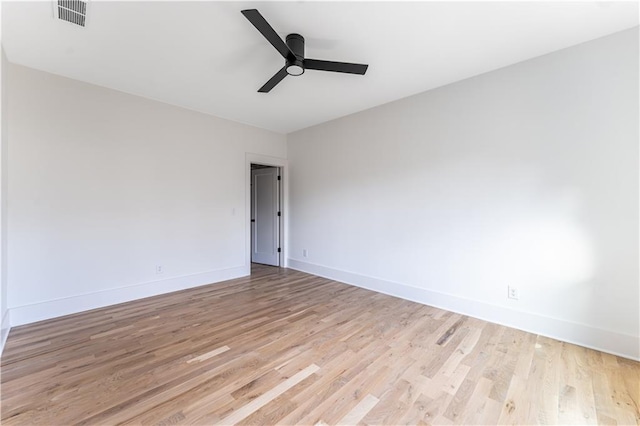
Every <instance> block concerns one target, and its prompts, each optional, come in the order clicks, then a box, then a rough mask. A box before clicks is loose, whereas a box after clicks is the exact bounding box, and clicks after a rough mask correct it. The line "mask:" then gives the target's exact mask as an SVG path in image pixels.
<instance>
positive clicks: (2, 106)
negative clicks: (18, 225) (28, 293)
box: [0, 5, 11, 354]
mask: <svg viewBox="0 0 640 426" xmlns="http://www.w3.org/2000/svg"><path fill="white" fill-rule="evenodd" d="M0 21H2V7H1V5H0ZM0 51H1V52H0V56H2V58H1V59H0V61H1V62H0V99H1V101H0V354H1V353H2V350H3V349H4V344H5V342H6V340H7V337H8V335H9V329H10V328H11V320H10V318H9V309H8V308H7V144H8V129H9V126H8V123H7V115H8V108H7V99H8V90H7V67H8V62H7V57H6V56H5V53H4V49H3V48H0Z"/></svg>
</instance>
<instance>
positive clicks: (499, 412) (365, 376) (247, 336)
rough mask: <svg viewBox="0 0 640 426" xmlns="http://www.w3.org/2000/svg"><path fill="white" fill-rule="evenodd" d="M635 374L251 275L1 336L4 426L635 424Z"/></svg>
mask: <svg viewBox="0 0 640 426" xmlns="http://www.w3.org/2000/svg"><path fill="white" fill-rule="evenodd" d="M639 383H640V363H638V362H635V361H631V360H627V359H624V358H620V357H616V356H614V355H610V354H605V353H602V352H598V351H594V350H591V349H586V348H582V347H579V346H576V345H571V344H568V343H562V342H559V341H557V340H554V339H550V338H546V337H542V336H536V335H534V334H531V333H526V332H523V331H519V330H515V329H512V328H508V327H504V326H500V325H497V324H492V323H488V322H485V321H482V320H479V319H475V318H470V317H466V316H464V315H460V314H457V313H453V312H447V311H444V310H441V309H437V308H434V307H430V306H424V305H420V304H417V303H413V302H410V301H407V300H402V299H398V298H394V297H391V296H387V295H384V294H379V293H375V292H371V291H367V290H364V289H361V288H357V287H353V286H349V285H345V284H341V283H338V282H335V281H332V280H329V279H326V278H320V277H316V276H313V275H309V274H305V273H302V272H298V271H293V270H288V269H280V268H272V267H267V266H260V265H254V266H253V267H252V275H251V276H249V277H245V278H240V279H236V280H230V281H226V282H222V283H216V284H212V285H207V286H201V287H197V288H192V289H187V290H182V291H178V292H175V293H170V294H165V295H159V296H155V297H150V298H147V299H142V300H137V301H134V302H129V303H124V304H119V305H114V306H109V307H105V308H101V309H95V310H92V311H87V312H83V313H78V314H74V315H69V316H66V317H61V318H56V319H53V320H48V321H41V322H38V323H35V324H30V325H26V326H21V327H16V328H14V329H12V330H11V333H10V335H9V338H8V340H7V343H6V346H5V350H4V353H3V356H2V359H1V364H0V385H1V390H0V399H1V406H0V408H1V414H0V420H1V422H2V424H3V425H4V424H6V425H17V424H36V425H63V424H64V425H66V424H76V425H83V424H84V425H94V424H100V425H111V424H159V425H172V424H268V425H273V424H278V425H294V424H362V425H365V424H372V425H373V424H376V425H379V424H394V425H395V424H407V425H427V424H429V425H433V424H443V425H450V424H554V423H562V424H596V423H597V424H640V412H639V409H638V407H639V406H640V401H639V399H640V385H639Z"/></svg>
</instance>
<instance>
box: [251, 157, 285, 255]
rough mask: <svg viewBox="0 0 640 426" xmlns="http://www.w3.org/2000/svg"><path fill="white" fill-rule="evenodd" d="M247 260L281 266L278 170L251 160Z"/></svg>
mask: <svg viewBox="0 0 640 426" xmlns="http://www.w3.org/2000/svg"><path fill="white" fill-rule="evenodd" d="M250 212H251V214H250V220H251V254H250V255H251V263H259V264H263V265H270V266H282V263H281V258H282V256H281V254H282V244H281V243H282V238H281V237H282V170H281V168H280V167H275V166H271V165H265V164H257V163H251V182H250Z"/></svg>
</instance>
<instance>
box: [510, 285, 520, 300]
mask: <svg viewBox="0 0 640 426" xmlns="http://www.w3.org/2000/svg"><path fill="white" fill-rule="evenodd" d="M507 292H508V294H507V296H508V297H509V299H513V300H518V299H519V298H520V292H519V291H518V289H517V288H515V287H511V286H507Z"/></svg>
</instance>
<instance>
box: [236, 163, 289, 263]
mask: <svg viewBox="0 0 640 426" xmlns="http://www.w3.org/2000/svg"><path fill="white" fill-rule="evenodd" d="M251 164H260V165H263V166H271V167H279V168H280V176H281V178H280V209H281V210H280V211H281V212H282V217H281V219H280V221H281V222H280V235H279V238H280V248H281V249H282V250H280V258H279V263H280V267H281V268H288V267H289V262H288V259H289V256H288V253H289V249H288V246H289V245H288V244H287V241H288V240H287V238H288V235H289V173H288V169H287V166H288V163H287V160H285V159H284V158H278V157H270V156H268V155H261V154H254V153H252V152H247V153H245V165H244V170H245V216H244V217H245V266H246V268H247V274H250V273H251Z"/></svg>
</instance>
